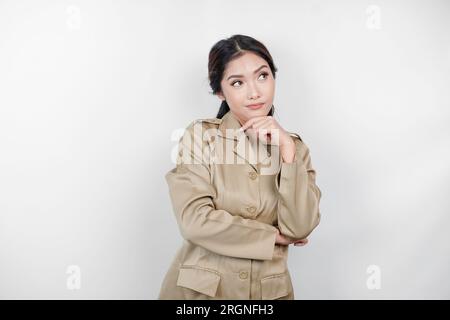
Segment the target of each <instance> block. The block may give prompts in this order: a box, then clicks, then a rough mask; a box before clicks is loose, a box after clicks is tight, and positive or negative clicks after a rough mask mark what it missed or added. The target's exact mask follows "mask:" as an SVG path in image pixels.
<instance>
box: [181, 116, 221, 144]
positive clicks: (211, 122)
mask: <svg viewBox="0 0 450 320" xmlns="http://www.w3.org/2000/svg"><path fill="white" fill-rule="evenodd" d="M221 123H222V119H219V118H203V119H195V120H193V121H191V122H190V123H189V124H188V125H187V127H186V128H185V136H190V137H191V138H196V139H200V140H201V141H203V142H206V141H211V140H213V139H214V138H212V137H213V136H215V135H216V133H217V129H218V127H219V125H220V124H221ZM211 138H212V139H211Z"/></svg>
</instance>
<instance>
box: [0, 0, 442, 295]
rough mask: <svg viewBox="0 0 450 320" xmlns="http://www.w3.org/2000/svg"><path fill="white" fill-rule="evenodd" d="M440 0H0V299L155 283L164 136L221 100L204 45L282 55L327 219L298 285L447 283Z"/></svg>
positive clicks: (392, 288) (169, 246) (166, 252)
mask: <svg viewBox="0 0 450 320" xmlns="http://www.w3.org/2000/svg"><path fill="white" fill-rule="evenodd" d="M449 14H450V3H449V2H448V1H444V0H442V1H437V0H435V1H425V0H422V1H419V0H417V1H406V0H405V1H399V0H398V1H378V0H374V1H356V0H348V1H331V0H327V1H323V0H321V1H318V0H309V1H270V2H269V1H261V0H258V1H256V0H253V1H245V2H244V1H237V0H233V1H230V0H227V1H213V0H204V1H181V0H177V1H163V0H160V1H124V0H123V1H77V0H73V1H0V298H3V299H19V298H25V299H35V298H36V299H48V298H57V299H119V298H122V299H155V298H156V297H157V294H158V292H159V287H160V284H161V281H162V278H163V276H164V275H165V273H166V271H167V268H168V267H169V264H170V262H171V260H172V258H173V256H174V255H175V252H176V250H177V249H178V248H179V247H180V246H181V243H182V238H181V236H180V234H179V231H178V227H177V225H176V221H175V217H174V214H173V212H172V208H171V204H170V199H169V195H168V188H167V185H166V182H165V180H164V175H165V173H166V172H167V171H168V170H170V169H171V168H172V167H173V165H174V164H173V163H172V162H171V155H170V154H171V151H172V149H173V148H174V146H175V145H176V141H174V138H172V134H173V133H174V132H175V131H176V130H177V129H182V128H184V127H186V126H187V125H188V124H189V122H190V121H192V120H194V119H197V118H207V117H214V116H215V115H216V113H217V111H218V108H219V105H220V101H219V99H218V98H217V97H215V96H212V95H211V94H210V93H209V92H210V90H211V89H210V88H209V85H208V79H207V62H208V53H209V50H210V48H211V47H212V45H213V44H214V43H215V42H217V41H218V40H220V39H223V38H226V37H229V36H231V35H233V34H236V33H240V34H246V35H250V36H253V37H255V38H256V39H258V40H260V41H262V42H263V43H264V44H265V45H266V46H267V47H268V49H269V51H270V52H271V53H272V55H273V58H274V61H275V65H276V66H277V67H278V69H279V72H278V73H277V79H276V95H275V100H274V105H275V106H276V108H277V113H276V117H277V119H278V121H279V122H280V123H281V125H282V126H283V127H285V128H287V129H288V130H290V131H293V132H297V133H299V134H300V135H301V136H302V138H303V140H304V141H305V142H306V143H307V145H308V146H309V148H310V150H311V156H312V161H313V165H314V167H315V169H316V171H317V184H318V186H319V187H320V189H321V191H322V193H323V195H322V200H321V213H322V220H321V224H320V225H319V227H318V228H317V229H316V230H315V231H314V232H313V234H312V235H311V236H310V243H309V244H308V245H307V246H306V247H291V248H290V256H289V267H290V271H291V275H292V278H293V283H294V288H295V295H296V298H297V299H312V298H320V299H350V298H357V299H380V298H383V299H396V298H406V299H411V298H414V299H419V298H425V299H430V298H438V299H441V298H446V299H449V298H450V286H449V285H448V281H447V273H448V270H449V269H450V254H449V249H450V233H449V232H448V228H449V222H450V215H449V213H450V212H449V211H450V200H449V196H448V194H447V192H448V190H449V187H450V179H449V178H450V170H449V169H450V150H449V146H450V127H449V126H448V123H449V120H450V95H449V93H448V92H449V91H448V88H449V80H450V76H449V75H450V19H449V18H450V16H449Z"/></svg>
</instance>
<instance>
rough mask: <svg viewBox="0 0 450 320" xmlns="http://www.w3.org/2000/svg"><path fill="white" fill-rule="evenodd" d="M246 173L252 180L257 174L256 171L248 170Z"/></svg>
mask: <svg viewBox="0 0 450 320" xmlns="http://www.w3.org/2000/svg"><path fill="white" fill-rule="evenodd" d="M248 175H249V177H250V179H252V180H255V179H256V177H257V176H258V174H257V173H256V172H253V171H252V172H250V173H249V174H248Z"/></svg>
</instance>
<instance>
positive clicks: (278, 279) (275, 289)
mask: <svg viewBox="0 0 450 320" xmlns="http://www.w3.org/2000/svg"><path fill="white" fill-rule="evenodd" d="M291 290H292V283H291V279H290V277H289V275H288V274H287V273H281V274H275V275H271V276H268V277H265V278H262V279H261V298H262V299H263V300H271V299H277V298H281V297H284V296H287V295H288V294H289V293H290V292H291Z"/></svg>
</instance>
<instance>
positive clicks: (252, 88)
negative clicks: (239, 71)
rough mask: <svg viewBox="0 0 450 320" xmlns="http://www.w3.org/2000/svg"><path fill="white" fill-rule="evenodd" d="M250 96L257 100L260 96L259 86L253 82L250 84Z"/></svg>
mask: <svg viewBox="0 0 450 320" xmlns="http://www.w3.org/2000/svg"><path fill="white" fill-rule="evenodd" d="M247 96H248V98H249V99H250V100H256V99H258V98H259V97H260V94H259V89H258V86H257V85H256V84H254V83H252V82H250V83H249V85H248V95H247Z"/></svg>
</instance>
